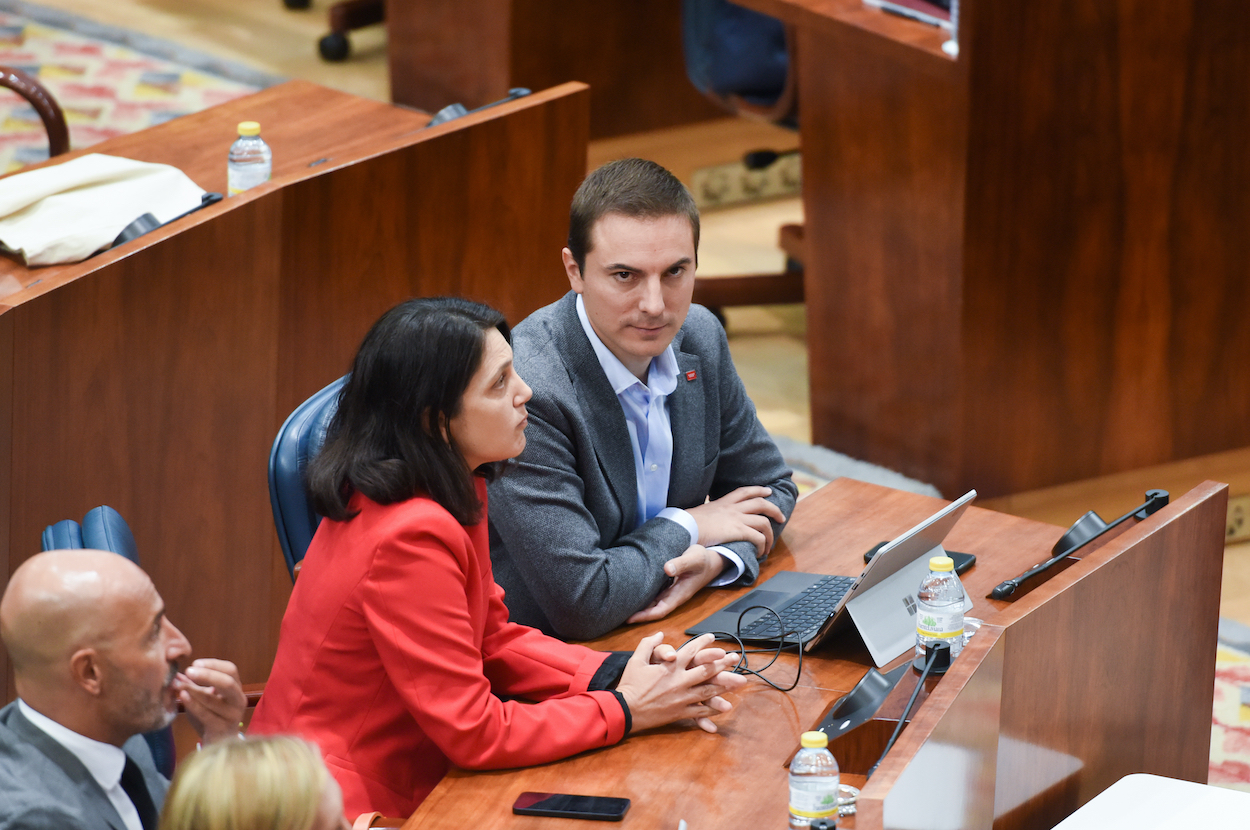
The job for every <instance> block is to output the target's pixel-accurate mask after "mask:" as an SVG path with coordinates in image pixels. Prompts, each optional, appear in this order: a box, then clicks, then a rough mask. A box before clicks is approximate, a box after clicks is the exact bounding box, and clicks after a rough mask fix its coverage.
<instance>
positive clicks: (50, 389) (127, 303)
mask: <svg viewBox="0 0 1250 830" xmlns="http://www.w3.org/2000/svg"><path fill="white" fill-rule="evenodd" d="M588 103H589V102H588V93H587V90H586V87H585V86H584V85H581V84H568V85H565V86H563V87H559V88H556V89H552V90H547V91H545V92H540V93H536V94H535V95H533V96H531V97H529V98H526V99H523V100H520V101H517V102H514V103H511V104H508V105H506V106H501V107H497V108H493V109H491V110H488V111H486V112H483V113H480V114H477V115H473V116H470V117H468V118H465V119H461V120H459V121H455V122H451V123H448V124H444V125H441V126H439V127H436V128H433V129H429V130H425V129H422V128H423V127H424V126H425V124H426V122H427V121H428V117H427V116H425V115H423V114H420V113H415V112H411V111H408V110H404V109H401V108H398V107H394V106H391V105H387V104H380V103H376V102H372V101H366V100H363V99H359V98H355V97H353V96H350V95H346V94H343V93H339V92H334V91H332V90H328V89H323V88H321V87H317V86H315V85H312V84H308V83H302V82H293V83H289V84H284V85H282V86H279V87H275V88H272V89H269V90H266V91H265V92H262V93H259V94H257V95H254V96H251V97H248V98H244V99H240V100H237V101H234V102H231V103H229V104H225V105H222V106H220V107H216V108H213V109H210V110H207V111H205V112H201V113H198V114H195V115H191V116H187V117H185V118H179V119H177V120H175V121H171V122H169V123H167V124H163V125H161V126H158V127H154V128H152V129H150V130H145V131H143V132H141V133H137V134H134V135H129V136H123V137H120V138H116V139H112V140H110V141H107V142H104V143H103V144H99V145H96V146H95V147H92V148H91V151H92V152H102V153H113V154H117V155H123V156H129V157H132V158H137V159H141V160H145V161H159V162H169V163H173V164H176V165H178V166H180V167H181V168H182V169H183V170H185V171H186V172H187V173H188V174H189V175H190V177H191V178H192V179H193V180H194V181H196V182H197V183H198V184H200V185H201V186H203V187H205V188H207V189H209V190H215V191H224V190H225V184H226V181H225V155H226V148H227V147H228V146H229V144H230V142H231V141H232V140H233V137H234V135H235V132H234V130H235V125H236V124H237V123H238V122H239V121H241V120H246V119H255V120H258V121H260V122H261V125H262V128H263V134H264V136H265V138H266V140H267V141H268V142H269V143H270V144H271V145H272V146H273V150H274V159H275V161H274V178H273V181H271V182H270V183H269V184H266V185H263V186H261V187H258V188H256V189H254V190H250V191H247V192H246V193H244V194H241V195H239V196H236V197H233V198H230V199H227V200H225V201H224V202H222V203H221V204H218V205H216V206H213V207H210V208H208V209H206V210H203V211H200V212H199V213H196V214H193V215H192V216H190V217H187V218H185V219H182V220H180V221H178V222H177V223H175V224H173V225H171V226H168V227H165V228H161V229H159V230H157V231H154V232H152V233H151V234H148V235H147V236H144V237H142V238H140V239H138V240H135V241H134V242H131V243H129V244H127V245H125V246H122V247H121V248H119V249H116V250H113V251H108V252H106V253H104V254H101V255H99V256H97V257H94V258H92V259H90V260H87V261H86V262H82V263H77V264H73V265H64V266H53V267H47V268H40V269H27V268H24V267H22V266H21V265H19V264H17V263H15V262H12V261H9V260H3V261H0V289H3V294H4V296H3V297H2V298H0V303H2V304H3V305H0V312H2V313H0V436H3V440H0V583H4V582H7V577H8V575H9V574H10V573H12V571H13V569H15V568H16V567H17V566H18V564H20V563H21V562H22V561H23V560H25V559H26V558H27V557H29V556H30V555H32V554H33V553H35V552H36V551H37V550H38V549H39V534H40V532H41V531H42V529H43V527H44V526H45V525H47V524H50V523H52V522H55V521H57V520H60V519H63V518H67V517H73V518H79V519H80V518H81V517H82V515H83V514H84V513H85V512H86V511H87V510H89V509H90V508H92V507H95V506H96V505H99V504H110V505H113V506H114V507H116V508H117V509H118V510H120V511H121V513H122V515H123V516H125V517H126V519H127V521H128V522H129V523H130V526H131V528H132V529H133V530H134V534H135V538H136V541H137V543H138V548H139V551H140V555H141V556H142V557H143V562H144V566H145V568H146V569H147V571H148V572H149V573H150V574H151V575H152V578H153V580H154V581H155V583H156V586H157V588H158V590H160V592H161V594H162V595H163V597H164V599H165V601H166V603H167V605H168V607H169V608H170V617H171V618H172V619H173V620H174V621H175V622H176V623H177V624H178V625H179V626H180V627H181V628H182V630H183V631H184V632H185V633H186V634H187V636H188V638H189V639H190V640H191V642H192V644H193V645H194V647H195V649H196V654H197V655H201V656H203V655H214V656H221V657H226V658H229V659H232V660H234V661H235V662H236V663H238V665H239V667H240V670H241V671H242V674H243V678H244V680H245V681H246V682H259V681H263V680H264V679H265V678H266V677H267V676H268V674H269V667H270V664H271V662H272V659H273V654H274V651H275V649H276V646H277V631H278V623H279V621H280V619H281V615H282V612H283V610H284V609H285V607H286V600H287V598H288V596H289V593H290V587H291V580H290V576H289V575H288V574H287V573H286V568H285V565H283V564H282V557H281V554H280V553H279V550H278V544H277V537H276V534H275V533H274V529H273V518H272V515H271V513H270V507H269V497H268V484H267V481H266V460H267V459H268V457H269V449H270V445H271V444H272V441H273V438H274V435H275V434H276V432H277V429H278V427H279V425H280V424H281V423H282V421H283V419H284V418H285V417H286V415H287V414H289V413H290V411H291V410H292V409H293V408H294V407H295V406H296V405H297V404H298V403H299V402H300V401H302V400H304V399H305V398H306V397H307V396H308V395H310V394H311V393H312V392H314V391H316V390H317V389H319V388H320V387H322V386H323V385H325V384H326V383H328V382H329V381H330V380H332V379H333V378H335V377H337V376H339V375H341V374H342V373H343V372H344V371H345V370H346V369H347V368H348V365H349V363H350V360H351V358H352V356H353V354H354V353H355V351H356V348H357V346H358V345H359V343H360V339H361V338H362V337H363V335H364V333H365V331H366V330H367V329H368V326H369V325H371V324H372V322H373V321H374V320H375V319H376V318H377V317H378V316H379V315H380V314H381V313H382V312H383V311H384V310H385V309H387V308H389V307H390V306H391V305H393V304H395V303H396V302H399V301H400V300H403V299H406V298H408V297H410V296H413V295H421V294H425V295H430V294H446V293H459V294H463V295H466V296H469V297H473V298H475V299H480V300H483V301H485V302H488V303H491V304H493V305H495V306H496V307H498V308H500V309H501V310H503V311H504V312H505V314H507V316H508V317H509V319H511V320H513V321H517V320H520V319H521V318H522V317H523V316H524V315H525V314H528V313H529V312H530V311H532V310H533V309H535V308H538V307H539V306H541V305H543V304H545V303H548V302H550V301H553V300H555V299H557V298H558V297H560V296H561V295H562V294H563V293H564V292H565V291H566V290H567V280H566V279H565V277H564V276H563V272H562V269H561V268H560V260H559V251H560V247H561V246H562V245H563V241H564V236H565V232H566V226H567V220H566V218H565V217H566V216H567V213H568V204H569V201H570V200H571V198H572V194H573V191H574V190H575V189H576V187H577V185H578V183H579V182H580V181H581V178H582V176H583V175H584V173H585V158H586V140H587V138H586V136H587V120H588ZM2 588H3V584H0V589H2ZM6 665H7V661H6V659H5V658H4V655H3V653H2V652H0V674H3V673H4V671H5V668H6ZM12 694H13V691H12V688H11V685H10V688H9V695H10V696H11V695H12Z"/></svg>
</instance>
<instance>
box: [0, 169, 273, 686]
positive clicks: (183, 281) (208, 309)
mask: <svg viewBox="0 0 1250 830" xmlns="http://www.w3.org/2000/svg"><path fill="white" fill-rule="evenodd" d="M281 209H282V195H281V193H280V192H273V193H271V194H270V195H269V196H267V197H265V198H262V199H258V200H253V201H251V202H249V203H248V204H246V205H244V206H243V207H242V208H240V209H238V210H232V211H227V212H225V213H223V214H221V215H220V216H218V217H217V218H216V219H215V220H214V221H212V222H207V223H204V224H200V225H197V226H196V227H194V228H191V229H189V230H188V231H186V232H185V233H183V234H181V235H179V237H178V238H177V241H176V244H175V242H174V240H170V241H169V242H168V243H167V244H163V245H155V246H150V247H147V248H144V249H143V250H141V251H139V252H137V253H135V254H134V255H133V256H130V257H128V258H126V259H124V260H122V261H120V262H118V263H116V264H115V265H114V266H113V267H111V268H107V269H105V270H103V271H101V272H99V273H95V274H92V275H90V276H89V277H86V278H84V279H80V280H77V281H75V282H72V283H70V284H68V285H65V286H62V287H60V288H59V289H57V290H56V291H53V292H50V293H48V294H45V295H43V296H41V297H38V298H36V299H35V300H32V301H31V302H29V303H25V304H23V305H21V306H19V307H18V308H16V309H13V310H12V311H10V312H9V313H8V314H7V315H6V317H9V316H11V317H13V327H14V356H15V361H14V383H13V398H14V406H13V429H12V433H11V434H12V435H13V436H14V438H15V440H14V447H13V463H12V467H11V469H12V481H13V491H12V500H11V501H12V510H13V513H12V521H11V523H10V524H9V525H8V527H9V528H11V531H10V532H11V534H12V535H11V539H12V547H11V552H10V556H11V567H14V568H15V567H16V566H17V564H18V563H20V562H22V561H24V560H25V559H26V558H27V557H29V556H31V555H32V554H34V553H36V552H37V551H38V550H39V534H40V533H41V532H42V530H43V528H44V526H45V525H48V524H51V523H52V522H55V521H58V520H60V519H65V518H74V519H79V520H81V518H82V516H83V514H84V513H85V512H86V511H88V510H90V509H91V508H93V507H96V506H97V505H100V504H109V505H111V506H113V507H116V508H117V509H118V510H119V511H120V512H121V514H122V515H123V516H124V517H125V518H126V520H127V522H128V523H129V524H130V526H131V529H132V530H133V531H134V534H135V541H136V543H137V545H138V550H139V554H140V557H141V559H142V562H143V566H144V568H145V570H147V572H148V573H149V574H150V575H151V576H152V580H153V582H154V583H155V584H156V586H157V589H158V590H159V591H160V592H161V595H162V597H163V598H164V599H165V602H166V604H167V605H168V607H169V609H170V618H171V619H172V620H173V621H174V622H175V624H177V625H178V626H179V627H181V628H182V629H183V632H184V633H185V634H186V635H187V637H188V638H189V639H190V641H191V643H192V644H193V646H194V647H195V649H196V656H225V657H228V658H229V659H232V660H234V661H235V662H236V663H238V664H239V666H240V668H241V670H242V671H244V672H245V676H249V677H253V678H255V677H257V676H260V677H263V676H264V675H265V673H266V666H267V665H268V661H269V660H270V659H272V658H271V654H270V650H271V648H272V644H271V643H270V642H269V638H268V637H267V636H266V634H265V632H266V628H267V623H268V620H269V609H268V599H269V596H268V584H269V579H270V578H271V568H270V564H269V556H270V551H271V547H272V546H271V544H270V539H269V537H271V536H272V535H273V519H272V516H271V514H270V511H269V503H268V499H267V498H265V497H264V496H265V495H266V493H267V489H268V485H267V483H266V478H265V464H264V459H265V458H267V455H268V448H269V445H270V444H271V443H272V441H273V432H274V431H273V428H272V423H273V421H274V420H275V418H276V417H277V415H278V413H277V411H276V409H275V395H276V392H277V384H276V375H277V360H276V358H277V353H278V342H277V331H276V328H275V327H274V326H273V323H272V321H273V320H274V319H275V318H276V315H277V312H278V292H277V281H276V280H275V279H273V277H272V275H273V274H275V273H276V272H277V269H278V264H279V263H278V250H277V248H276V247H275V246H273V245H271V244H268V243H267V242H266V240H267V239H272V238H277V237H278V235H279V233H280V219H281ZM243 309H246V310H247V312H246V313H241V310H243ZM9 572H11V571H8V572H6V576H7V573H9ZM257 623H260V625H256V624H257ZM241 629H242V630H243V631H246V630H251V631H252V632H253V635H252V636H240V634H241Z"/></svg>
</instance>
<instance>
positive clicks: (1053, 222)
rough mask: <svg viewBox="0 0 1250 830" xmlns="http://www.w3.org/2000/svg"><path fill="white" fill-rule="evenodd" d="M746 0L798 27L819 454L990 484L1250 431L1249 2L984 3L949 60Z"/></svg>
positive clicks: (880, 19)
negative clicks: (1244, 309) (1249, 294)
mask: <svg viewBox="0 0 1250 830" xmlns="http://www.w3.org/2000/svg"><path fill="white" fill-rule="evenodd" d="M742 2H743V3H744V4H745V5H748V6H751V7H753V8H756V9H758V10H759V11H762V12H765V13H768V14H773V15H775V16H778V17H781V18H782V19H784V20H786V21H787V22H788V23H790V24H792V25H794V26H795V27H796V28H797V30H798V85H799V96H800V112H801V115H800V122H801V138H802V147H803V198H804V213H805V217H806V228H807V234H806V236H807V239H808V240H809V242H808V245H809V252H808V260H807V262H806V270H805V284H804V291H805V296H806V303H807V315H808V326H807V330H808V332H809V336H808V349H809V367H810V376H811V386H812V389H811V408H812V421H813V424H812V429H813V438H814V441H815V442H816V443H819V444H822V445H825V446H829V447H832V448H835V449H838V450H841V451H843V452H846V453H848V454H850V455H852V456H854V457H856V458H864V459H867V460H870V461H874V462H877V463H879V464H884V465H886V466H888V467H891V468H894V469H898V470H901V471H903V472H905V473H907V474H908V475H912V476H915V477H917V478H920V479H922V480H925V481H931V482H933V483H935V484H936V485H937V486H938V487H939V488H940V489H941V490H942V492H945V493H959V492H963V491H965V490H966V489H968V488H970V487H975V488H976V489H977V490H978V491H979V492H981V493H982V494H983V495H984V496H987V497H988V496H995V495H1002V494H1006V493H1016V492H1021V491H1025V490H1031V489H1035V488H1038V487H1044V486H1049V485H1052V484H1058V483H1062V482H1067V481H1074V480H1080V479H1085V478H1092V477H1095V476H1098V475H1103V474H1107V473H1113V472H1118V471H1121V470H1128V469H1136V468H1140V467H1145V466H1150V465H1154V464H1159V463H1162V462H1166V461H1171V460H1176V459H1181V458H1189V457H1193V456H1196V455H1202V454H1206V453H1212V452H1217V451H1220V450H1226V449H1231V448H1235V447H1241V446H1244V445H1245V444H1246V441H1247V439H1246V432H1245V424H1246V423H1247V421H1248V420H1250V362H1247V361H1246V360H1244V359H1243V356H1245V355H1248V354H1250V326H1246V325H1244V324H1243V321H1242V319H1241V304H1240V302H1239V301H1238V300H1236V299H1235V298H1239V297H1240V296H1241V295H1242V294H1243V292H1244V287H1245V283H1246V263H1247V261H1250V211H1248V210H1246V201H1247V199H1250V195H1248V194H1250V166H1248V165H1246V164H1245V159H1244V156H1245V154H1244V148H1243V147H1242V141H1241V136H1242V135H1244V134H1245V132H1246V128H1247V125H1248V124H1250V108H1247V106H1245V102H1246V101H1248V100H1250V30H1247V29H1246V28H1245V27H1244V26H1240V25H1238V24H1237V23H1236V22H1235V21H1236V20H1237V17H1236V9H1235V7H1234V6H1233V5H1230V4H1226V3H1206V2H1196V0H1180V2H1173V3H1167V4H1165V5H1159V4H1153V5H1152V4H1142V3H1128V4H1119V5H1116V4H1108V3H1103V2H1096V1H1095V0H1073V2H1065V3H1029V4H1019V3H1004V2H997V1H996V0H963V2H962V3H961V4H960V9H961V20H960V26H961V30H960V47H961V48H960V55H959V57H958V59H957V60H956V59H951V58H950V57H948V56H946V55H945V54H943V53H942V51H941V49H940V44H941V42H942V41H943V40H944V39H945V38H944V36H943V35H942V34H940V33H939V30H938V29H936V28H934V27H928V26H925V25H923V24H920V23H916V22H913V21H908V20H903V19H900V18H897V17H891V16H888V15H885V14H882V13H880V12H877V11H875V10H872V9H867V8H865V7H864V6H863V4H862V2H861V0H742ZM1026 6H1027V7H1026Z"/></svg>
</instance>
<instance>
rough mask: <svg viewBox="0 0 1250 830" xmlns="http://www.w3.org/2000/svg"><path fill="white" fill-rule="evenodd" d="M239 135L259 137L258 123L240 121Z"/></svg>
mask: <svg viewBox="0 0 1250 830" xmlns="http://www.w3.org/2000/svg"><path fill="white" fill-rule="evenodd" d="M239 135H260V123H259V122H256V121H240V122H239Z"/></svg>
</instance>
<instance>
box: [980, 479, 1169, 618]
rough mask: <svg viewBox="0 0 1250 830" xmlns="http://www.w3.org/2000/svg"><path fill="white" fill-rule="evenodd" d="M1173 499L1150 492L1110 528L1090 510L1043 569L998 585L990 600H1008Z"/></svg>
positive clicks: (1163, 492)
mask: <svg viewBox="0 0 1250 830" xmlns="http://www.w3.org/2000/svg"><path fill="white" fill-rule="evenodd" d="M1169 498H1170V497H1169V496H1168V491H1167V490H1147V491H1146V502H1145V504H1143V505H1141V506H1140V507H1134V508H1133V509H1132V510H1130V511H1129V512H1127V513H1125V514H1124V515H1123V516H1121V517H1120V518H1118V519H1116V520H1115V521H1114V522H1111V523H1110V524H1107V522H1105V521H1103V519H1102V517H1101V516H1099V515H1098V514H1097V513H1095V512H1094V511H1093V510H1090V511H1089V512H1088V513H1086V514H1085V515H1084V516H1082V517H1081V518H1079V519H1077V520H1076V521H1075V522H1073V524H1072V527H1070V528H1068V531H1067V532H1066V533H1064V534H1063V535H1062V536H1060V537H1059V541H1058V542H1055V546H1054V547H1053V548H1052V549H1051V553H1053V554H1054V556H1052V557H1051V558H1050V559H1047V560H1046V561H1045V562H1042V563H1041V564H1039V565H1034V566H1033V567H1031V568H1029V569H1028V570H1027V571H1025V572H1024V573H1022V574H1020V575H1019V576H1017V577H1015V578H1014V579H1008V580H1007V581H1006V582H1000V583H998V585H996V586H995V587H994V590H992V591H990V593H989V598H990V599H1007V598H1008V597H1010V596H1011V595H1012V594H1014V593H1015V592H1016V589H1017V588H1019V587H1020V584H1021V583H1022V582H1024V581H1025V580H1028V579H1031V578H1032V577H1035V576H1037V575H1038V574H1040V573H1042V572H1043V571H1045V570H1047V569H1049V568H1051V567H1053V566H1054V565H1055V564H1057V563H1058V562H1060V561H1061V560H1063V559H1066V558H1068V557H1069V556H1071V555H1072V554H1073V553H1075V552H1076V550H1077V548H1080V547H1083V546H1084V545H1086V544H1088V543H1089V542H1092V541H1093V540H1094V539H1097V538H1098V537H1099V536H1101V535H1102V534H1104V533H1106V532H1107V531H1108V530H1110V529H1111V528H1113V527H1115V526H1116V525H1118V524H1120V523H1121V522H1125V521H1127V520H1129V519H1137V520H1138V521H1141V520H1142V519H1144V518H1146V517H1147V516H1149V515H1151V514H1152V513H1156V512H1158V511H1159V510H1160V509H1161V508H1163V507H1166V506H1167V503H1168V499H1169Z"/></svg>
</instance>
